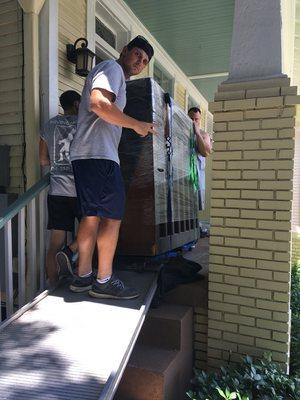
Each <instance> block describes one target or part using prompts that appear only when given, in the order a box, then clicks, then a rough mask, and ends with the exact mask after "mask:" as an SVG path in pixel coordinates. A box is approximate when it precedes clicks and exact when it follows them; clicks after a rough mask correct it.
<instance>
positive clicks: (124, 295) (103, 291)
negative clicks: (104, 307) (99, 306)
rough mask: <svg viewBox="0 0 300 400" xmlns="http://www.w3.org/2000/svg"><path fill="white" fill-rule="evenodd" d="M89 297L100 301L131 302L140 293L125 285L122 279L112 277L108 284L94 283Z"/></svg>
mask: <svg viewBox="0 0 300 400" xmlns="http://www.w3.org/2000/svg"><path fill="white" fill-rule="evenodd" d="M89 295H90V296H92V297H96V298H98V299H123V300H130V299H135V298H136V297H138V296H139V293H138V292H137V291H136V290H135V289H133V288H131V287H129V286H126V285H125V284H124V282H122V281H121V280H120V279H118V278H116V277H115V276H112V277H111V278H110V280H109V281H108V282H106V283H99V282H97V280H95V281H94V283H93V286H92V289H91V290H90V291H89Z"/></svg>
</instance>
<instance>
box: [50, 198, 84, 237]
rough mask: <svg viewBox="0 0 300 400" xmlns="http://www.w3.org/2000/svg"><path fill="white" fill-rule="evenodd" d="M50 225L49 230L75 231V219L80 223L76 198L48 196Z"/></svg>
mask: <svg viewBox="0 0 300 400" xmlns="http://www.w3.org/2000/svg"><path fill="white" fill-rule="evenodd" d="M47 204H48V225H47V229H57V230H59V231H68V232H73V231H74V222H75V218H77V220H78V221H80V217H81V216H80V212H79V208H78V204H77V199H76V197H67V196H57V195H50V194H48V197H47Z"/></svg>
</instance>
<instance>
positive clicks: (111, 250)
mask: <svg viewBox="0 0 300 400" xmlns="http://www.w3.org/2000/svg"><path fill="white" fill-rule="evenodd" d="M120 225H121V221H120V220H116V219H110V218H101V222H100V224H99V229H98V235H97V248H98V276H97V278H98V279H104V278H107V277H109V276H111V275H112V264H113V259H114V255H115V251H116V247H117V243H118V237H119V230H120Z"/></svg>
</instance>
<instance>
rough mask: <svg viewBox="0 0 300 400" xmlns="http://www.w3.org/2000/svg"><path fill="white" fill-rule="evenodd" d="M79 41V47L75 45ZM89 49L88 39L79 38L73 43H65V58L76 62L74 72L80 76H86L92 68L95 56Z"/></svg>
mask: <svg viewBox="0 0 300 400" xmlns="http://www.w3.org/2000/svg"><path fill="white" fill-rule="evenodd" d="M79 42H82V43H81V46H80V47H76V46H77V44H78V43H79ZM95 55H96V54H95V53H93V52H92V51H91V50H90V49H88V41H87V40H86V39H85V38H79V39H77V40H76V42H75V43H74V44H67V59H68V60H69V61H71V62H72V63H73V64H76V69H75V72H76V74H78V75H80V76H87V75H88V74H89V72H90V71H91V69H92V68H93V60H94V57H95Z"/></svg>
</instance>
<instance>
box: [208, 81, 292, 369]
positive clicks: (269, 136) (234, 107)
mask: <svg viewBox="0 0 300 400" xmlns="http://www.w3.org/2000/svg"><path fill="white" fill-rule="evenodd" d="M295 94H296V87H290V81H289V79H287V78H276V79H266V80H259V81H248V82H240V83H232V84H230V83H228V84H227V83H225V84H222V85H221V86H219V90H218V93H217V94H216V95H215V102H213V103H211V104H210V111H211V112H212V113H213V114H214V121H215V123H214V131H215V134H214V154H213V172H212V194H211V231H210V232H211V237H210V269H209V304H208V366H209V367H217V366H220V364H222V362H223V363H224V364H225V362H226V361H227V360H228V358H229V357H231V360H232V361H238V360H240V356H241V355H245V354H249V355H252V356H261V355H262V354H263V352H264V351H266V350H270V351H272V353H273V359H274V360H276V361H278V362H280V363H282V364H283V365H285V367H286V368H288V367H287V366H288V360H289V341H290V336H289V335H290V313H289V300H290V268H291V263H290V247H291V203H292V202H291V199H292V178H293V155H294V126H295V119H294V116H295V106H294V104H295V103H297V102H299V97H297V96H296V95H295ZM230 352H232V354H231V356H230Z"/></svg>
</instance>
